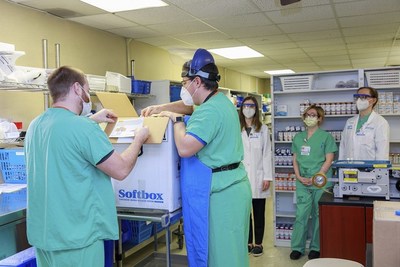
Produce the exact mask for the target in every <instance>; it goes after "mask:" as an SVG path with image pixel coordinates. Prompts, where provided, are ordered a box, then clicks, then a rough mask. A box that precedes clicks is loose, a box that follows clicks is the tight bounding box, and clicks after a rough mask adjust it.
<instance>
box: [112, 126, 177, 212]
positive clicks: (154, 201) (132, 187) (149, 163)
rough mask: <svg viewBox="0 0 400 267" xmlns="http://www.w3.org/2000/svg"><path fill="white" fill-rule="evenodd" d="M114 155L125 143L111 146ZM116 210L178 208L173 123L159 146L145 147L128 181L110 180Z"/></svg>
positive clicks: (173, 209) (120, 150)
mask: <svg viewBox="0 0 400 267" xmlns="http://www.w3.org/2000/svg"><path fill="white" fill-rule="evenodd" d="M113 145H114V148H115V150H116V151H117V152H119V153H121V152H122V151H124V150H125V149H126V148H127V146H128V144H113ZM112 184H113V187H114V192H115V200H116V204H117V207H118V208H144V209H157V210H168V211H170V212H172V211H175V210H177V209H179V208H180V207H181V191H180V172H179V156H178V153H177V151H176V147H175V142H174V135H173V124H172V123H171V122H169V123H168V126H167V129H166V132H165V136H164V138H163V140H162V142H161V144H144V145H143V154H142V155H141V156H140V157H139V158H138V160H137V161H136V165H135V167H134V168H133V170H132V172H131V173H130V174H129V176H128V177H127V178H125V179H124V180H122V181H118V180H115V179H112Z"/></svg>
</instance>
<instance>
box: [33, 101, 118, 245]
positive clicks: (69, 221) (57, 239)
mask: <svg viewBox="0 0 400 267" xmlns="http://www.w3.org/2000/svg"><path fill="white" fill-rule="evenodd" d="M112 151H113V147H112V145H111V143H110V141H109V140H108V137H107V136H106V134H105V133H104V132H103V131H102V130H101V129H100V127H99V125H98V124H97V123H95V122H94V121H92V120H91V119H88V118H85V117H81V116H77V115H76V114H74V113H72V112H70V111H68V110H65V109H61V108H50V109H48V110H47V111H46V112H45V113H43V114H42V115H40V116H39V117H37V118H36V119H35V120H34V121H33V122H32V123H31V124H30V126H29V128H28V131H27V135H26V139H25V152H26V163H27V165H26V166H27V174H28V209H27V230H28V240H29V243H30V244H32V245H33V246H35V247H38V248H40V249H44V250H50V251H55V250H65V249H77V248H82V247H86V246H88V245H91V244H93V243H94V242H95V241H97V240H99V239H118V223H117V214H116V206H115V199H114V191H113V189H112V185H111V179H110V177H109V176H107V175H106V174H105V173H103V172H102V171H100V170H99V169H98V168H96V164H97V163H99V162H100V161H101V160H102V159H103V158H104V157H105V156H107V155H109V154H110V153H112Z"/></svg>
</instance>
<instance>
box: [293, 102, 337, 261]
mask: <svg viewBox="0 0 400 267" xmlns="http://www.w3.org/2000/svg"><path fill="white" fill-rule="evenodd" d="M324 116H325V113H324V110H323V109H322V108H321V107H319V106H316V105H311V106H310V107H308V108H307V109H306V110H305V111H304V113H303V116H302V119H303V122H304V124H305V125H306V126H307V129H306V130H305V131H303V132H300V133H298V134H296V135H295V137H294V139H293V143H292V151H293V168H294V172H295V175H296V178H297V179H296V205H297V208H296V220H295V223H294V226H293V233H292V238H291V247H292V252H291V253H290V258H291V259H292V260H297V259H299V258H300V257H301V256H302V255H304V253H305V248H306V240H307V233H308V229H309V227H308V224H309V221H310V219H309V218H310V215H311V229H312V237H311V243H310V252H309V254H308V258H309V259H315V258H319V255H320V246H319V243H320V242H319V209H318V201H319V199H320V198H321V196H322V194H323V192H324V190H321V189H319V188H317V187H315V186H313V185H312V177H313V176H314V175H315V174H317V173H323V174H325V175H326V176H327V177H331V176H332V169H331V164H332V161H333V158H334V153H335V152H336V151H337V146H336V143H335V140H334V138H333V136H332V135H331V134H330V133H328V132H326V131H324V130H322V129H320V128H319V126H320V124H321V123H322V122H323V120H324ZM328 186H330V185H329V183H327V184H326V185H325V186H324V187H328Z"/></svg>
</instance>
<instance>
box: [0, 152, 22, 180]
mask: <svg viewBox="0 0 400 267" xmlns="http://www.w3.org/2000/svg"><path fill="white" fill-rule="evenodd" d="M0 169H1V171H2V174H3V179H4V182H6V183H10V184H25V183H26V166H25V153H24V150H23V149H1V150H0Z"/></svg>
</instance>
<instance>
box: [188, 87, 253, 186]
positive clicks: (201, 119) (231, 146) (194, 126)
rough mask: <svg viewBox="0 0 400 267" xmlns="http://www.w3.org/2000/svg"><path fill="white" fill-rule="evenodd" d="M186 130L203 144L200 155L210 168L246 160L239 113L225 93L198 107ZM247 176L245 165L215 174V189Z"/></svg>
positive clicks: (198, 154)
mask: <svg viewBox="0 0 400 267" xmlns="http://www.w3.org/2000/svg"><path fill="white" fill-rule="evenodd" d="M186 132H187V134H190V135H192V136H194V137H195V138H197V139H198V140H199V141H200V142H201V143H203V144H204V147H203V148H202V149H201V150H200V151H199V152H198V153H197V157H198V158H199V160H200V161H201V162H203V163H204V164H205V165H207V166H208V167H210V168H211V169H213V168H217V167H221V166H224V165H228V164H232V163H236V162H241V161H242V160H243V153H244V152H243V143H242V137H241V132H240V123H239V116H238V114H237V110H236V108H235V106H234V105H233V104H232V102H231V101H230V100H229V99H228V98H227V97H226V96H225V95H224V94H222V93H217V94H216V95H215V96H214V97H211V98H210V99H209V100H208V101H207V102H205V103H203V104H201V105H200V106H198V107H197V108H196V109H195V111H194V112H193V114H192V116H191V118H190V120H189V121H188V125H187V128H186ZM227 173H229V175H227ZM219 178H220V179H219ZM244 178H246V179H247V174H246V170H245V169H244V166H243V165H242V164H240V166H239V167H238V168H237V169H235V170H233V171H230V172H216V173H213V182H212V187H213V189H212V190H217V191H218V190H222V189H224V188H226V187H228V186H229V185H231V184H233V183H236V182H237V181H239V180H242V179H244Z"/></svg>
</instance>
